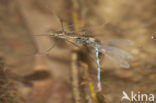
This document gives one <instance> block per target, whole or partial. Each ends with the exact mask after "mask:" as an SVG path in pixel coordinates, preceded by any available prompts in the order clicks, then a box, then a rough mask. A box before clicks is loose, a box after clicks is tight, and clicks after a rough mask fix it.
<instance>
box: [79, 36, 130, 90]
mask: <svg viewBox="0 0 156 103" xmlns="http://www.w3.org/2000/svg"><path fill="white" fill-rule="evenodd" d="M77 43H78V44H79V43H83V44H86V45H89V46H92V47H93V48H94V49H95V50H96V59H97V81H98V83H97V88H98V91H101V80H100V63H99V52H101V53H103V54H104V55H106V56H107V57H108V58H109V59H111V60H112V61H113V62H115V63H116V64H118V65H119V66H121V67H123V68H129V67H130V65H129V64H128V62H127V60H130V59H133V56H132V55H131V54H130V53H128V52H126V51H124V50H122V49H119V48H116V47H113V46H131V45H133V42H132V41H130V40H125V39H116V40H107V41H102V42H98V41H96V40H95V39H94V38H93V37H89V36H88V37H87V36H81V37H79V38H78V39H77ZM109 45H112V46H109Z"/></svg>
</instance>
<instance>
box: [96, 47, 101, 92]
mask: <svg viewBox="0 0 156 103" xmlns="http://www.w3.org/2000/svg"><path fill="white" fill-rule="evenodd" d="M96 60H97V89H98V91H101V80H100V63H99V50H98V48H97V47H96Z"/></svg>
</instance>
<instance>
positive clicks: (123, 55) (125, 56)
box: [98, 46, 133, 68]
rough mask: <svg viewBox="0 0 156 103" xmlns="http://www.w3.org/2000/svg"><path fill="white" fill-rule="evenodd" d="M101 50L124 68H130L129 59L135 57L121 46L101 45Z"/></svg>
mask: <svg viewBox="0 0 156 103" xmlns="http://www.w3.org/2000/svg"><path fill="white" fill-rule="evenodd" d="M98 48H99V51H100V52H102V53H104V54H105V55H106V56H107V57H108V58H109V59H111V60H112V61H113V62H115V63H116V64H118V65H120V66H121V67H123V68H129V67H130V66H129V64H128V62H127V60H130V59H133V56H132V55H131V54H130V53H128V52H127V51H124V50H122V49H119V48H115V47H109V46H99V47H98Z"/></svg>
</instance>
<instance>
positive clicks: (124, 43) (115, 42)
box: [100, 39, 134, 46]
mask: <svg viewBox="0 0 156 103" xmlns="http://www.w3.org/2000/svg"><path fill="white" fill-rule="evenodd" d="M133 44H134V43H133V41H131V40H126V39H114V40H106V41H102V42H101V43H100V45H104V46H108V45H110V46H132V45H133Z"/></svg>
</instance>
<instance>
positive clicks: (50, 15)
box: [0, 0, 156, 103]
mask: <svg viewBox="0 0 156 103" xmlns="http://www.w3.org/2000/svg"><path fill="white" fill-rule="evenodd" d="M155 5H156V1H155V0H129V1H128V0H44V1H43V0H0V69H1V70H0V74H1V75H0V103H122V102H124V103H129V101H126V100H125V101H121V97H122V96H123V94H122V91H126V92H127V93H128V94H129V95H130V92H131V91H134V92H136V93H137V92H138V91H140V92H141V93H152V94H155V95H156V88H155V87H156V29H155V27H156V6H155ZM60 19H61V20H62V21H63V24H64V29H65V31H74V30H75V31H76V30H77V29H80V28H81V29H84V28H85V29H84V30H80V31H81V32H82V31H83V32H89V33H90V34H91V35H92V36H94V37H95V38H96V39H98V40H99V41H102V40H111V39H128V40H132V41H133V42H134V45H133V46H132V47H127V48H125V49H126V50H128V51H129V52H130V53H131V54H132V55H133V56H134V60H132V61H130V62H129V63H130V65H131V67H130V68H129V69H124V68H120V67H119V66H117V65H116V64H114V63H113V62H112V61H110V60H109V59H108V58H105V57H104V56H102V57H101V67H102V71H101V79H102V88H103V89H102V91H101V92H97V91H96V72H97V71H96V61H95V53H92V52H94V50H92V49H91V48H87V47H83V46H81V47H80V48H76V46H75V45H73V44H71V43H69V42H66V40H60V39H54V38H50V37H48V36H44V37H40V36H33V35H37V34H44V33H46V32H49V31H51V30H60V29H61V22H60ZM72 24H74V25H73V26H70V27H69V25H72ZM54 44H55V47H54V48H53V49H52V50H51V51H49V52H48V54H47V55H45V54H43V53H42V52H44V51H46V50H47V49H48V48H49V47H51V46H52V45H54ZM86 48H87V50H89V51H88V52H87V53H85V52H81V51H82V49H86ZM153 103H154V102H153Z"/></svg>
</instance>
